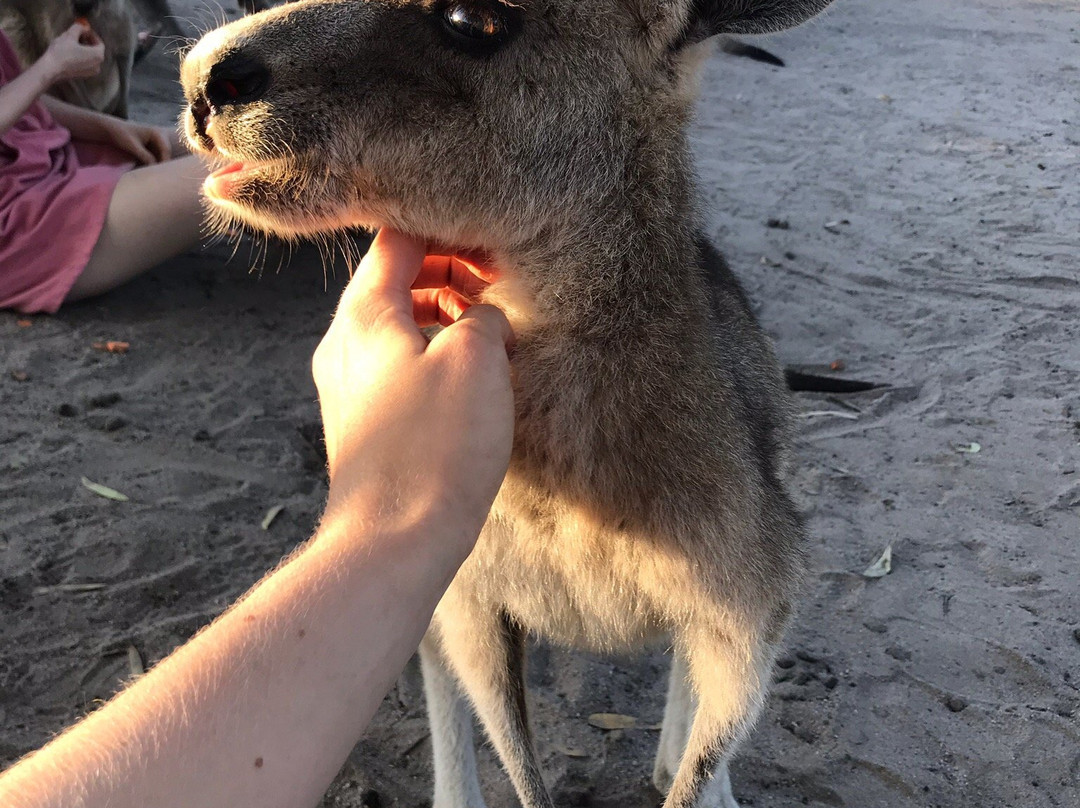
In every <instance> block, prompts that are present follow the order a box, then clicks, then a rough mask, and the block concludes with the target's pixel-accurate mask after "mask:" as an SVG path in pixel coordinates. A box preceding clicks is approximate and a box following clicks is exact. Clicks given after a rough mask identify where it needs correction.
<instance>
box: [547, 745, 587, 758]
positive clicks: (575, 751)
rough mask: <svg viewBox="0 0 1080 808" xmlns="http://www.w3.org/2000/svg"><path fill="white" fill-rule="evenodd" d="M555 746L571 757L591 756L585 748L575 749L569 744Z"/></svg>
mask: <svg viewBox="0 0 1080 808" xmlns="http://www.w3.org/2000/svg"><path fill="white" fill-rule="evenodd" d="M555 748H556V749H557V750H558V751H559V752H560V753H562V754H564V755H566V756H567V757H569V758H587V757H588V756H589V753H588V752H586V751H584V750H583V749H574V748H572V747H569V746H557V747H555Z"/></svg>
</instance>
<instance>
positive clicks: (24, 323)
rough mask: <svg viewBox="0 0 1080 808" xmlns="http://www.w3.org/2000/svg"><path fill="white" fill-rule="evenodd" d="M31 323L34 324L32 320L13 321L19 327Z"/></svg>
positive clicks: (30, 324) (28, 325)
mask: <svg viewBox="0 0 1080 808" xmlns="http://www.w3.org/2000/svg"><path fill="white" fill-rule="evenodd" d="M33 324H34V321H33V320H16V321H15V325H17V326H18V327H19V328H29V327H30V326H32V325H33Z"/></svg>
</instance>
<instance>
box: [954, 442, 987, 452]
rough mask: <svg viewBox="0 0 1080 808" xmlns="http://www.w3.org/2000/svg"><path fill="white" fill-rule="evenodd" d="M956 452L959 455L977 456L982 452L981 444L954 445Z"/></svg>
mask: <svg viewBox="0 0 1080 808" xmlns="http://www.w3.org/2000/svg"><path fill="white" fill-rule="evenodd" d="M955 448H956V451H958V452H960V454H978V453H979V452H981V451H982V444H980V443H958V444H957V445H956V447H955Z"/></svg>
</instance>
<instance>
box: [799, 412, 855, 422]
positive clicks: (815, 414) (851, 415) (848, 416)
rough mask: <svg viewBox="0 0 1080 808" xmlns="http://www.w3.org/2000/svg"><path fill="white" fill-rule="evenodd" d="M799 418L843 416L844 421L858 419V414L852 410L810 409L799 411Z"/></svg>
mask: <svg viewBox="0 0 1080 808" xmlns="http://www.w3.org/2000/svg"><path fill="white" fill-rule="evenodd" d="M799 417H800V418H843V419H844V420H845V421H858V420H859V415H858V413H854V412H840V411H839V410H810V411H809V412H800V413H799Z"/></svg>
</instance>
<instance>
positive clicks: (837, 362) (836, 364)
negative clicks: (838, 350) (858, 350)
mask: <svg viewBox="0 0 1080 808" xmlns="http://www.w3.org/2000/svg"><path fill="white" fill-rule="evenodd" d="M845 367H847V365H845V364H844V360H843V359H834V360H833V361H832V362H830V363H829V370H843V369H844V368H845Z"/></svg>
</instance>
